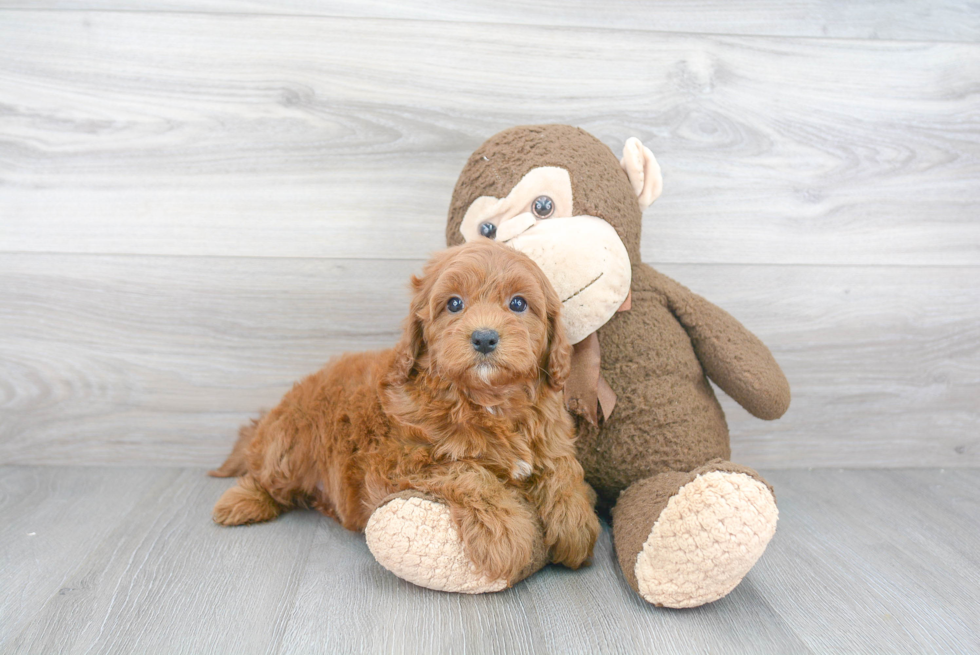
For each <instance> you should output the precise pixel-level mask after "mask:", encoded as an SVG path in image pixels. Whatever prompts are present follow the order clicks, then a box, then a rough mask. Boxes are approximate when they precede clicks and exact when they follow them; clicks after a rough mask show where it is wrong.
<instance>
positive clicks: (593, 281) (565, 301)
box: [561, 272, 605, 305]
mask: <svg viewBox="0 0 980 655" xmlns="http://www.w3.org/2000/svg"><path fill="white" fill-rule="evenodd" d="M603 275H605V272H602V273H599V275H597V276H596V278H595V279H594V280H592V281H591V282H589V283H588V284H586V285H585V286H584V287H582V288H581V289H579V290H578V291H576V292H575V293H573V294H572V295H570V296H569V297H568V298H565V299H564V300H562V301H561V304H563V305H564V304H565V303H567V302H568V301H569V300H571V299H572V298H574V297H575V296H577V295H578V294H580V293H582V292H583V291H585V290H586V289H588V288H589V287H591V286H592V285H593V284H595V283H596V282H598V281H599V278H600V277H602V276H603Z"/></svg>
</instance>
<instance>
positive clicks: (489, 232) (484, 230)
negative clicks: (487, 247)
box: [480, 223, 497, 239]
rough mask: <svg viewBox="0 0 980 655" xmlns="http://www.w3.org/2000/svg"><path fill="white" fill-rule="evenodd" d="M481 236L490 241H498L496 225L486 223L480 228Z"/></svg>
mask: <svg viewBox="0 0 980 655" xmlns="http://www.w3.org/2000/svg"><path fill="white" fill-rule="evenodd" d="M480 234H482V235H483V236H485V237H486V238H488V239H496V238H497V226H496V225H494V224H493V223H484V224H483V225H481V226H480Z"/></svg>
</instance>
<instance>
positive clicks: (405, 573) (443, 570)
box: [364, 497, 507, 594]
mask: <svg viewBox="0 0 980 655" xmlns="http://www.w3.org/2000/svg"><path fill="white" fill-rule="evenodd" d="M364 535H365V537H366V538H367V545H368V548H369V549H370V550H371V554H373V555H374V557H375V559H376V560H378V562H379V563H380V564H381V565H382V566H384V567H385V568H386V569H388V570H389V571H391V572H392V573H394V574H395V575H397V576H398V577H399V578H401V579H403V580H407V581H409V582H411V583H413V584H417V585H418V586H420V587H427V588H429V589H435V590H437V591H452V592H456V593H464V594H482V593H487V592H491V591H500V590H502V589H505V588H506V587H507V581H506V580H490V579H489V578H487V577H486V576H484V575H482V574H480V573H477V572H476V571H475V570H474V568H473V564H472V563H471V562H470V560H469V558H467V557H466V555H465V553H464V552H463V542H462V540H461V539H460V538H459V533H458V532H457V530H456V526H454V525H453V523H452V520H451V519H450V516H449V508H448V507H446V506H445V505H444V504H442V503H438V502H434V501H431V500H426V499H424V498H417V497H412V498H394V499H393V500H391V501H389V502H388V503H386V504H385V505H382V506H381V507H379V508H378V509H376V510H375V511H374V513H373V514H372V515H371V518H370V519H369V520H368V524H367V527H366V528H365V530H364Z"/></svg>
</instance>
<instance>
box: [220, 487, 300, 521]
mask: <svg viewBox="0 0 980 655" xmlns="http://www.w3.org/2000/svg"><path fill="white" fill-rule="evenodd" d="M282 510H283V507H282V505H280V504H279V503H277V502H276V501H275V500H274V499H273V498H272V496H270V495H269V492H268V491H266V490H265V489H263V488H262V487H261V486H259V484H258V482H256V481H255V479H254V478H253V477H252V476H250V475H246V476H244V477H241V478H238V484H236V485H235V486H234V487H232V488H231V489H229V490H228V491H226V492H224V493H223V494H221V498H219V499H218V502H217V503H215V504H214V511H213V513H212V517H213V518H214V522H215V523H220V524H221V525H244V524H246V523H261V522H262V521H271V520H272V519H274V518H276V517H277V516H279V514H281V513H282Z"/></svg>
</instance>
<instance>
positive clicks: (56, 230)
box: [0, 0, 980, 468]
mask: <svg viewBox="0 0 980 655" xmlns="http://www.w3.org/2000/svg"><path fill="white" fill-rule="evenodd" d="M537 122H563V123H571V124H575V125H579V126H581V127H583V128H585V129H587V130H589V131H590V132H592V133H594V134H595V135H597V136H598V137H599V138H600V139H602V140H603V141H604V142H605V143H607V144H608V145H609V146H610V147H612V148H613V149H614V150H615V151H617V152H618V151H619V150H621V148H622V144H623V143H624V141H625V140H626V139H627V138H628V137H630V136H638V137H640V138H641V139H642V140H643V141H644V142H645V143H646V144H647V145H648V146H649V147H650V148H651V149H652V150H653V151H654V152H655V153H656V154H657V156H658V159H659V161H660V162H661V166H662V167H663V170H664V178H665V192H664V195H663V197H662V198H661V199H660V200H659V201H658V202H657V203H656V204H655V205H654V206H653V207H651V208H650V209H649V210H647V212H646V214H645V217H644V242H643V257H644V260H645V261H647V262H649V263H651V264H653V265H654V266H656V267H657V268H659V269H660V270H662V271H663V272H665V273H667V274H668V275H671V276H673V277H675V278H676V279H678V280H680V281H681V282H683V283H684V284H686V285H688V286H689V287H691V288H692V289H694V290H695V291H697V292H699V293H702V294H703V295H705V296H706V297H708V298H709V299H711V300H712V301H714V302H716V303H717V304H719V305H720V306H722V307H724V308H726V309H727V310H729V311H730V312H731V313H733V314H734V315H735V316H736V317H738V318H739V319H741V320H742V321H743V322H744V323H745V324H746V325H747V326H748V327H749V328H750V329H752V330H753V331H755V332H756V333H757V334H758V335H759V336H760V337H762V339H763V340H764V341H765V342H766V343H767V344H768V345H769V346H770V347H771V349H772V350H773V352H774V353H775V355H776V357H777V359H779V361H780V362H781V363H782V364H783V366H784V368H785V370H786V372H787V375H788V376H789V378H790V381H791V383H792V385H793V390H794V400H793V406H792V408H791V409H790V412H789V413H788V414H787V416H786V417H784V419H782V420H781V421H778V422H775V423H763V422H761V421H757V420H754V419H751V418H750V417H749V416H748V415H747V414H746V413H745V412H744V411H742V410H741V409H740V408H738V407H737V406H736V405H735V404H734V403H732V402H730V401H728V400H727V399H726V400H725V409H726V412H727V413H728V416H729V422H730V424H731V427H732V432H733V447H734V451H735V458H736V459H737V460H739V461H742V462H744V463H747V464H751V465H754V466H758V467H767V468H774V467H809V466H835V467H838V466H839V467H852V466H854V467H856V466H861V467H888V466H977V465H980V7H978V5H977V4H976V3H975V2H965V3H964V2H952V1H949V0H946V1H941V2H925V1H912V0H906V1H898V0H895V1H891V2H865V3H839V2H833V1H831V0H796V1H787V2H771V1H769V2H767V1H765V0H752V1H751V2H748V3H740V4H739V5H738V6H737V7H736V6H735V5H734V4H732V3H728V2H724V1H722V0H699V1H696V2H682V1H681V0H672V1H667V2H650V3H632V2H626V1H625V0H615V1H611V2H605V3H601V4H600V3H594V2H589V3H586V2H559V1H558V0H553V1H538V2H519V1H517V0H510V1H505V2H496V3H477V2H455V3H437V2H414V3H389V2H381V1H370V2H353V1H352V2H341V1H329V0H322V1H320V2H316V1H314V0H288V1H283V2H271V1H270V0H265V1H263V0H251V1H250V0H238V1H234V0H230V1H228V2H218V1H217V0H201V1H196V2H191V1H190V0H148V1H147V2H138V3H137V2H133V1H132V0H103V1H97V0H79V1H73V2H67V1H59V0H35V1H32V2H24V1H22V2H13V1H10V0H0V463H20V464H39V463H40V464H47V463H52V464H53V463H58V464H64V463H80V464H97V463H118V464H122V463H140V464H168V465H172V464H190V465H201V466H206V465H211V464H214V463H216V462H218V461H219V460H220V458H221V457H222V456H223V455H224V453H225V452H226V450H227V448H228V446H229V444H230V443H231V440H232V439H233V435H234V433H235V429H236V425H237V424H238V423H240V422H241V421H242V420H244V419H245V418H246V417H247V416H249V415H250V414H252V413H253V412H254V411H255V410H257V409H259V408H260V407H268V406H269V405H271V404H273V403H275V402H276V400H277V399H278V397H279V396H280V395H281V394H282V393H283V391H284V390H285V389H287V388H288V386H289V384H290V383H291V382H292V381H293V380H294V379H296V378H297V377H299V376H301V375H303V374H304V373H306V372H310V371H312V370H314V369H315V368H316V367H318V366H319V365H320V364H321V363H322V362H323V361H325V360H326V359H327V358H328V357H329V356H330V355H332V354H335V353H338V352H341V351H344V350H354V349H365V348H373V347H381V346H385V345H388V344H390V343H392V342H393V341H394V340H395V338H396V336H397V331H398V324H399V322H400V320H401V318H402V316H403V314H404V312H405V307H406V298H407V296H406V293H405V290H404V285H405V282H406V280H407V277H408V275H409V274H410V273H411V272H412V271H416V270H417V269H418V268H419V266H420V265H421V263H422V261H424V259H425V257H426V256H427V255H428V254H429V253H430V252H432V251H434V250H436V249H439V248H440V247H442V245H443V226H444V220H445V212H446V208H447V206H448V201H449V196H450V193H451V191H452V188H453V184H454V182H455V178H456V175H457V174H458V172H459V170H460V168H461V167H462V165H463V163H464V162H465V160H466V157H467V156H468V154H469V153H470V152H471V151H472V150H473V149H474V148H475V147H476V146H478V145H479V144H480V143H481V142H482V141H483V140H484V139H485V138H486V137H488V136H490V135H491V134H493V133H494V132H496V131H498V130H500V129H503V128H505V127H508V126H511V125H515V124H524V123H537Z"/></svg>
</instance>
